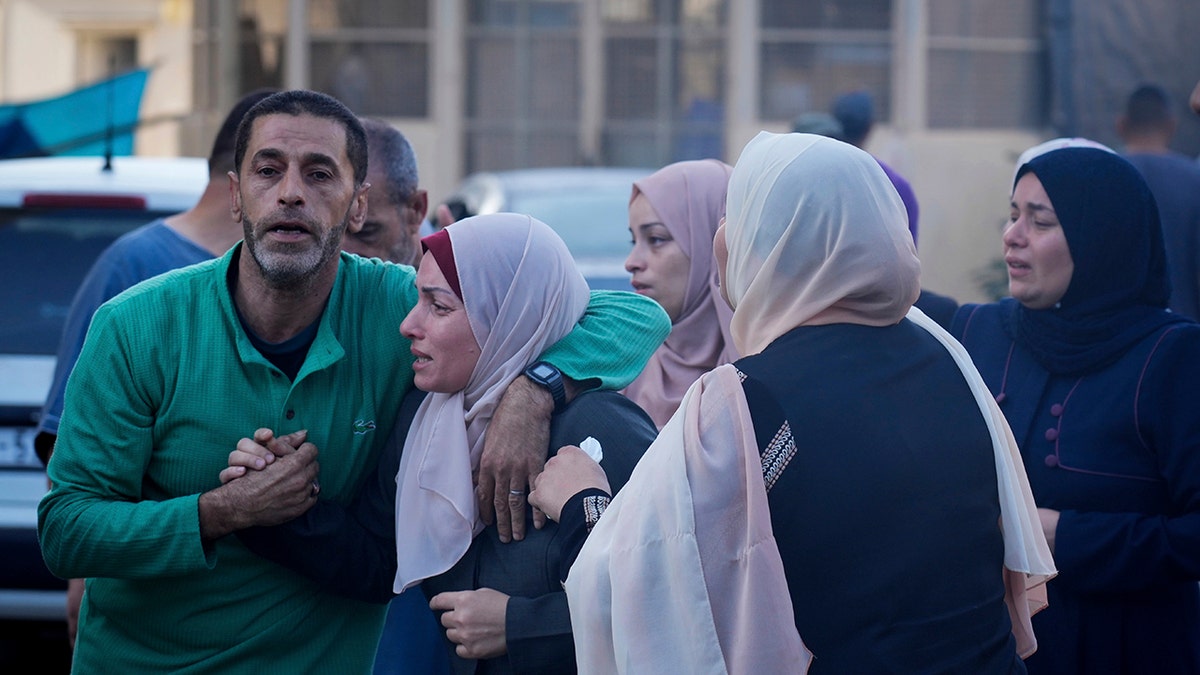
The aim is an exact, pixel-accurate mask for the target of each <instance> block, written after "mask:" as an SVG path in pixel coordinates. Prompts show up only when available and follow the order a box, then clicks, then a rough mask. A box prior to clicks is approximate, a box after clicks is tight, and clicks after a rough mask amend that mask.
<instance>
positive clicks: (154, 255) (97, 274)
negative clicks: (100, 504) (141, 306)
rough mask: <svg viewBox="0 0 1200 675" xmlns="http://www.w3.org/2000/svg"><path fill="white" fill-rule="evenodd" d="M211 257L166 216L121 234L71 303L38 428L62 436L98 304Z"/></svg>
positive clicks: (92, 269)
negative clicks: (71, 384) (70, 390)
mask: <svg viewBox="0 0 1200 675" xmlns="http://www.w3.org/2000/svg"><path fill="white" fill-rule="evenodd" d="M212 258H213V255H212V254H211V253H209V252H208V251H207V250H206V249H204V248H203V247H201V246H199V245H198V244H196V243H195V242H193V241H192V240H190V239H187V238H186V237H184V236H183V235H181V234H179V233H178V232H176V231H175V230H173V229H171V228H170V227H167V224H166V221H164V220H163V219H162V218H159V219H158V220H155V221H153V222H150V223H147V224H145V225H143V226H141V227H139V228H137V229H136V230H133V231H132V232H129V233H126V234H124V235H122V236H121V237H120V238H118V239H117V240H116V241H114V242H113V243H112V244H110V245H109V247H108V248H106V249H104V251H103V252H101V253H100V257H98V258H96V262H95V263H93V264H92V268H91V270H89V271H88V274H87V276H86V277H84V279H83V283H82V284H80V286H79V290H78V291H76V293H75V298H74V300H72V301H71V309H70V311H69V312H68V313H67V320H66V323H65V324H64V325H63V334H62V340H61V342H60V343H59V346H58V362H57V363H56V364H55V366H54V379H53V380H52V381H51V383H50V391H49V392H48V393H47V394H46V403H45V405H44V407H43V408H42V416H41V421H39V422H38V431H39V432H46V433H50V434H58V423H59V420H60V418H61V417H62V411H63V395H64V393H65V392H66V389H67V377H69V376H70V374H71V369H72V368H74V367H75V361H76V360H77V359H78V358H79V350H80V349H81V348H82V347H83V338H84V337H85V336H86V335H87V329H88V325H89V324H90V323H91V321H92V314H93V313H95V311H96V309H97V308H98V307H99V306H100V305H102V304H104V302H105V301H106V300H108V299H109V298H112V297H114V296H116V295H117V294H118V293H120V292H121V291H123V290H125V289H127V288H129V287H130V286H133V285H134V284H136V283H138V282H140V281H144V280H146V279H149V278H150V277H153V276H157V275H159V274H162V273H163V272H168V271H170V270H173V269H176V268H178V267H185V266H187V265H191V264H193V263H198V262H202V261H204V260H210V259H212Z"/></svg>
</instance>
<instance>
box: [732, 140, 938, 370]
mask: <svg viewBox="0 0 1200 675" xmlns="http://www.w3.org/2000/svg"><path fill="white" fill-rule="evenodd" d="M738 165H739V166H742V167H753V169H743V170H742V171H738V170H737V168H735V169H734V171H733V176H732V177H731V178H730V179H729V198H728V200H729V201H728V205H729V208H728V214H727V216H726V221H725V241H726V245H727V248H728V250H729V263H728V265H727V266H726V268H725V272H726V276H725V279H726V282H725V283H726V285H727V287H726V289H725V291H726V293H727V295H728V297H729V301H730V303H731V304H732V305H733V307H734V313H733V321H732V324H731V329H730V330H731V332H732V333H733V342H734V344H735V345H736V346H737V349H738V351H739V352H740V353H741V354H743V355H749V354H757V353H758V352H761V351H762V350H763V349H764V348H765V347H766V346H767V345H768V344H770V343H771V341H772V340H774V339H775V338H777V337H779V336H781V335H783V334H784V333H786V332H788V331H789V330H791V329H793V328H795V327H797V326H805V325H807V326H815V325H822V324H830V323H857V324H864V325H868V326H887V325H892V324H896V323H899V322H900V320H901V319H903V318H904V315H905V314H906V313H907V312H908V308H909V307H911V306H912V304H913V302H915V301H916V299H917V296H918V295H919V294H920V293H921V288H920V274H921V263H920V262H918V260H917V251H916V247H915V246H913V242H912V236H911V235H910V234H909V233H908V229H907V226H906V225H905V223H907V217H906V215H905V211H904V202H902V201H901V200H900V195H899V194H897V193H896V189H895V188H894V187H892V183H891V181H889V180H888V177H887V174H885V173H884V172H883V169H881V168H879V162H877V161H875V159H874V158H873V157H871V156H870V155H868V154H867V153H865V152H863V151H861V150H858V149H857V148H855V147H854V146H851V145H849V144H846V143H842V142H840V141H835V140H833V139H831V138H826V137H824V136H815V135H812V134H771V133H767V132H761V133H759V134H758V136H756V137H755V138H754V139H753V140H752V141H750V143H749V144H748V145H747V146H746V148H745V149H744V150H743V151H742V155H741V157H740V158H739V159H738Z"/></svg>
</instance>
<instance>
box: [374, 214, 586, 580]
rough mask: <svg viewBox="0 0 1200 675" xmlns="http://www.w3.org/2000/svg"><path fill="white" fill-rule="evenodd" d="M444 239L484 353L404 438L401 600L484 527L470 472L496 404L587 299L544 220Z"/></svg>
mask: <svg viewBox="0 0 1200 675" xmlns="http://www.w3.org/2000/svg"><path fill="white" fill-rule="evenodd" d="M445 232H446V233H447V234H448V235H449V236H450V242H451V244H452V246H453V255H454V266H455V268H456V271H457V277H458V283H459V287H460V288H461V289H462V300H463V306H464V307H465V309H466V312H467V318H468V320H469V321H470V323H471V332H472V333H473V334H474V336H475V341H476V342H477V343H478V344H479V348H480V354H479V361H478V363H476V364H475V370H473V371H472V372H471V378H470V380H469V381H468V382H467V387H466V389H464V390H462V391H460V392H456V393H454V394H437V393H432V394H429V395H428V396H426V397H425V400H424V401H423V402H422V403H421V407H419V408H418V409H417V413H416V416H415V417H414V418H413V421H412V425H411V426H410V428H409V431H408V436H407V437H406V438H405V441H404V454H403V455H402V456H401V460H400V470H399V472H398V473H397V475H396V563H397V564H396V579H395V583H394V588H395V591H396V592H397V593H399V592H400V591H403V590H404V589H406V588H409V587H411V586H413V585H415V584H417V583H419V582H420V581H421V580H423V579H427V578H429V577H432V576H435V575H437V574H441V573H442V572H445V571H446V570H448V569H450V567H451V566H452V565H453V564H454V563H455V562H457V561H458V559H459V558H461V557H462V555H463V554H464V553H466V552H467V548H468V547H469V546H470V545H471V540H472V539H473V538H474V536H475V535H476V534H478V533H479V532H480V531H481V530H482V529H483V523H482V521H480V519H479V513H478V507H477V504H476V501H475V493H474V485H473V483H472V480H471V474H472V472H473V471H474V469H475V468H476V467H478V466H479V457H480V455H481V454H482V453H483V436H484V432H485V431H486V430H487V426H488V423H489V422H490V421H491V419H492V414H493V413H494V412H495V410H496V405H497V404H498V403H499V402H500V397H501V395H503V394H504V391H505V389H507V387H508V384H509V383H510V382H511V381H512V380H513V378H515V377H517V376H518V375H520V374H521V371H523V370H524V369H525V366H526V365H528V364H529V363H531V362H533V361H535V360H536V359H537V356H538V355H539V354H541V353H542V352H543V351H545V350H546V349H547V348H548V347H549V346H550V345H552V344H554V343H555V342H558V341H559V340H560V339H562V338H563V337H565V336H566V335H567V334H568V333H570V332H571V329H572V328H574V326H575V324H576V322H578V321H579V319H580V317H582V316H583V313H584V310H585V309H586V308H587V304H588V297H589V295H588V286H587V282H586V281H584V279H583V275H581V274H580V273H579V270H578V269H577V268H576V267H575V261H574V259H572V258H571V254H570V252H569V251H568V250H567V246H566V244H564V243H563V241H562V239H560V238H559V236H558V235H557V234H555V232H554V231H553V230H552V229H550V227H549V226H548V225H546V224H545V223H542V222H541V221H539V220H535V219H533V218H531V217H529V216H526V215H519V214H515V213H495V214H490V215H486V216H475V217H473V218H467V219H465V220H460V221H458V222H457V223H454V224H453V225H450V226H448V227H447V228H446V229H445ZM433 236H436V235H433ZM439 266H440V267H442V271H443V272H444V273H446V274H447V275H449V274H450V272H449V271H447V270H446V269H445V266H443V265H439Z"/></svg>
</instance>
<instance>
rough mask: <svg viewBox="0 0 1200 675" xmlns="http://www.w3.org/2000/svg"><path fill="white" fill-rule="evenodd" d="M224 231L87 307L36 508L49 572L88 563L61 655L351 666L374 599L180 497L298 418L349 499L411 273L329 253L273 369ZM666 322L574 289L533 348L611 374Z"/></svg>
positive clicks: (390, 391) (398, 344) (399, 356)
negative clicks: (319, 300) (339, 591)
mask: <svg viewBox="0 0 1200 675" xmlns="http://www.w3.org/2000/svg"><path fill="white" fill-rule="evenodd" d="M240 250H241V247H240V246H239V247H235V248H234V249H233V250H231V251H230V252H229V253H227V254H226V255H225V256H224V257H223V258H221V259H218V260H213V261H211V262H206V263H201V264H199V265H194V266H192V267H187V268H183V269H180V270H176V271H173V272H170V273H167V274H165V275H163V276H160V277H157V278H155V279H151V280H149V281H147V282H144V283H142V284H140V285H138V286H135V287H134V288H132V289H130V290H129V291H126V292H125V293H123V294H121V295H120V296H118V297H116V298H114V299H113V300H111V301H109V302H108V303H106V304H105V305H103V306H102V307H101V308H100V309H99V310H98V311H97V312H96V315H95V317H94V319H93V321H92V325H91V327H90V329H89V332H88V336H87V340H86V342H85V344H84V347H83V351H82V353H81V355H80V359H79V363H78V364H77V365H76V366H75V369H74V371H73V372H72V375H71V378H70V382H69V384H68V388H67V403H66V409H65V411H64V413H63V418H62V424H61V427H60V430H59V436H58V440H57V444H56V447H55V452H54V455H53V458H52V460H51V462H50V466H49V476H50V479H51V482H52V484H53V486H54V487H53V488H52V489H51V491H50V492H49V493H48V494H47V495H46V496H45V498H44V499H43V500H42V502H41V504H40V506H39V509H38V515H39V534H40V537H41V542H42V550H43V556H44V557H45V559H46V562H47V564H48V566H49V567H50V569H51V571H53V572H54V573H55V574H57V575H58V576H61V577H64V578H79V577H86V578H87V579H88V580H89V581H88V585H87V593H86V596H85V600H84V603H83V606H82V613H81V619H80V630H79V635H78V639H77V643H76V647H75V671H74V672H77V673H92V672H112V673H133V672H171V673H194V672H220V673H253V674H254V675H262V673H264V672H287V673H303V672H337V673H353V672H361V673H366V672H369V671H370V669H371V663H372V658H373V655H374V652H375V647H376V643H377V641H378V638H379V634H380V631H381V628H382V624H383V619H384V613H385V610H386V607H384V606H376V605H370V604H365V603H361V602H356V601H353V600H347V599H343V598H339V597H337V596H333V595H330V594H328V593H323V592H321V591H320V590H319V589H318V588H317V587H316V586H314V585H313V584H311V583H310V582H308V581H306V580H304V579H303V578H301V577H299V576H297V575H295V574H293V573H291V572H288V571H287V570H285V569H283V568H281V567H278V566H276V565H274V564H272V563H269V562H266V561H265V560H263V559H261V558H258V557H257V556H255V555H253V554H251V553H249V552H248V551H247V550H246V549H245V548H244V547H242V546H241V544H240V543H238V541H237V538H236V537H232V536H230V537H225V538H222V539H220V540H218V541H217V542H216V544H215V546H214V547H212V548H209V549H206V548H205V547H204V546H203V545H202V542H201V537H200V528H199V517H198V500H199V495H200V494H201V493H202V492H205V491H208V490H211V489H213V488H215V487H217V486H218V483H219V481H218V473H219V472H220V471H221V469H222V468H224V467H225V465H226V463H227V460H228V455H229V452H230V451H231V450H233V448H234V447H235V445H236V443H237V441H238V439H240V438H243V437H247V436H250V435H251V434H252V433H253V431H254V430H255V429H257V428H259V427H269V428H272V429H274V430H275V431H276V432H277V433H281V434H282V433H287V432H290V431H295V430H297V429H308V438H309V440H310V441H312V442H313V443H315V444H316V445H317V447H318V448H320V451H321V458H320V461H321V498H322V499H332V500H336V501H339V502H342V503H348V502H349V500H350V498H351V496H352V495H353V493H354V491H355V490H356V489H357V488H358V486H359V485H360V483H361V481H362V478H363V476H364V475H365V473H366V471H367V470H368V468H369V467H371V466H373V465H374V464H375V460H376V454H377V452H378V450H379V448H380V447H381V446H382V444H383V443H384V441H385V439H386V438H387V435H388V432H389V431H390V427H391V424H392V420H393V418H394V417H395V415H396V411H397V409H398V407H399V404H400V400H401V399H402V398H403V396H404V394H405V393H406V392H407V391H408V389H409V388H410V387H411V386H412V371H411V367H410V366H411V357H410V354H409V345H408V341H407V340H405V339H404V338H403V337H402V336H401V335H400V333H399V325H400V322H401V321H402V320H403V319H404V317H405V315H406V314H407V313H408V311H409V309H410V308H411V307H413V306H414V305H415V304H416V300H417V294H416V290H415V286H414V277H415V274H414V272H413V270H412V268H409V267H404V266H397V265H392V264H389V263H380V262H379V261H370V260H364V259H362V258H359V257H357V256H350V255H348V254H343V255H342V257H341V262H340V265H339V271H338V276H337V280H336V282H335V283H334V287H333V290H332V292H331V294H330V297H329V301H328V304H327V306H326V308H325V311H324V313H323V315H322V317H321V320H320V324H319V328H318V332H317V335H316V338H315V339H314V341H313V343H312V346H311V347H310V348H309V351H308V356H307V358H306V360H305V362H304V365H303V366H302V367H301V369H300V372H299V373H298V375H297V376H296V378H295V381H291V380H289V379H288V378H287V377H286V376H285V375H284V374H283V373H282V372H280V371H279V369H278V368H276V367H275V366H273V365H271V364H270V362H268V361H267V359H266V358H264V357H263V356H262V355H261V354H260V353H259V352H258V351H257V350H256V349H255V348H254V347H253V346H252V345H251V343H250V340H249V338H248V337H247V335H246V333H245V331H244V330H243V329H242V328H241V325H240V323H239V321H238V318H237V315H236V312H235V309H234V306H233V300H232V297H231V294H230V289H229V285H228V283H227V281H226V279H227V277H228V273H229V270H230V267H231V265H233V266H236V261H237V255H238V252H239V251H240ZM597 315H600V316H597ZM669 331H670V323H669V320H667V318H666V314H665V313H664V312H662V310H661V308H659V307H658V305H657V304H656V303H654V302H653V301H649V300H646V299H645V298H641V297H639V296H636V295H634V294H632V293H594V294H593V296H592V302H591V304H590V305H589V309H588V315H587V316H586V317H585V319H584V320H583V321H581V323H580V328H578V329H576V331H574V332H573V333H572V334H571V335H570V336H569V337H568V338H566V339H564V340H563V342H562V343H561V344H560V345H558V346H556V347H554V348H552V349H551V350H550V351H549V352H547V354H546V355H544V356H545V358H547V359H549V360H550V361H551V362H553V363H554V364H555V365H557V366H558V367H559V368H560V369H561V370H562V371H563V372H564V373H566V374H567V375H569V376H571V377H574V378H576V379H585V378H588V377H599V378H600V379H601V380H602V382H603V383H604V386H606V387H610V388H620V387H623V386H625V384H627V383H628V382H629V381H631V380H632V379H633V378H634V377H636V375H637V373H638V372H639V371H640V369H641V367H642V365H643V364H644V362H645V359H646V358H647V357H648V356H649V355H650V354H651V353H652V352H653V350H654V349H655V347H656V346H657V345H658V344H659V343H660V342H661V341H662V339H663V338H665V336H666V334H667V333H668V332H669ZM598 357H603V362H601V361H600V360H599V358H598ZM329 554H330V555H336V554H337V552H336V551H330V552H329Z"/></svg>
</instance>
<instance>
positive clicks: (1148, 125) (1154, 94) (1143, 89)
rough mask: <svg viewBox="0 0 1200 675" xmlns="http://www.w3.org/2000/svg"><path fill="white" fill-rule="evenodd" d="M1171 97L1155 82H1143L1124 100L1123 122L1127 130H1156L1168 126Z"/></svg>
mask: <svg viewBox="0 0 1200 675" xmlns="http://www.w3.org/2000/svg"><path fill="white" fill-rule="evenodd" d="M1172 117H1173V116H1172V114H1171V97H1170V96H1169V95H1168V94H1167V90H1166V89H1163V88H1162V87H1160V86H1158V85H1157V84H1143V85H1141V86H1140V87H1138V88H1137V89H1134V90H1133V93H1132V94H1130V95H1129V100H1128V101H1126V102H1125V124H1126V128H1127V129H1128V130H1129V131H1158V130H1161V129H1163V128H1167V127H1169V125H1170V123H1171V119H1172Z"/></svg>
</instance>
